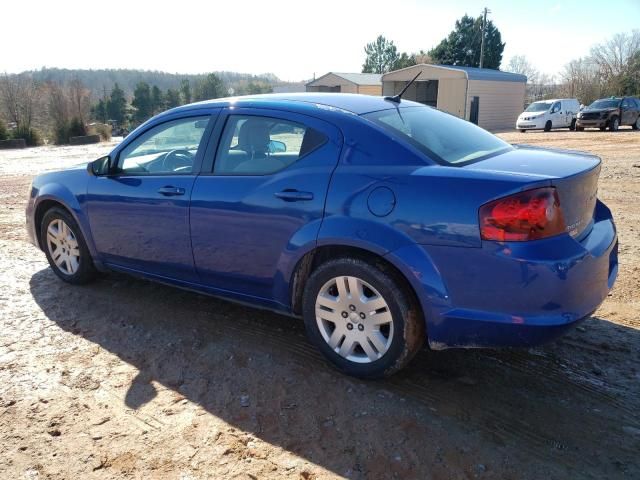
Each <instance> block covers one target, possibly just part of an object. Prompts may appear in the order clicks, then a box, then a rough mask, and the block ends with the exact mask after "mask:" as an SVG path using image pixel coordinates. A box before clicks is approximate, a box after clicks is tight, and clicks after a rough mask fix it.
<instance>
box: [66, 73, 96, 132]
mask: <svg viewBox="0 0 640 480" xmlns="http://www.w3.org/2000/svg"><path fill="white" fill-rule="evenodd" d="M69 97H70V98H71V103H72V105H73V116H74V117H76V118H78V120H80V123H82V124H83V125H84V123H85V120H86V119H87V118H88V117H89V110H90V108H91V93H90V91H89V89H87V88H86V87H85V86H84V85H83V83H82V82H81V81H80V80H79V79H78V78H74V79H73V80H71V82H70V83H69Z"/></svg>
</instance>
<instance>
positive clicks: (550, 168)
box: [464, 146, 601, 237]
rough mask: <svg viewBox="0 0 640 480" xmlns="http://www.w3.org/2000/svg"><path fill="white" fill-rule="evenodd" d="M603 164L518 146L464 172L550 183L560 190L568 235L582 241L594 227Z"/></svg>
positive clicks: (587, 156)
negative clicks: (473, 171)
mask: <svg viewBox="0 0 640 480" xmlns="http://www.w3.org/2000/svg"><path fill="white" fill-rule="evenodd" d="M600 164H601V161H600V158H598V157H597V156H595V155H591V154H588V153H582V152H575V151H570V150H549V149H543V148H537V147H529V146H518V147H516V148H515V149H514V150H511V151H509V152H506V153H504V154H501V155H496V156H494V157H490V158H488V159H485V160H483V161H480V162H476V163H472V164H470V165H467V166H466V167H464V168H469V169H474V170H483V171H491V172H496V173H498V172H499V173H502V174H511V175H517V176H519V177H522V176H529V177H531V179H532V182H536V183H538V184H539V181H540V180H542V179H547V180H548V181H549V183H550V185H552V186H554V187H556V189H557V192H558V196H559V198H560V206H561V208H562V212H563V215H564V219H565V223H566V231H567V233H569V234H570V235H571V236H572V237H583V236H584V235H586V234H587V233H588V232H589V230H590V229H591V226H592V224H593V215H594V211H595V206H596V195H597V191H598V177H599V174H600V168H601V167H600ZM524 188H526V186H525V187H524Z"/></svg>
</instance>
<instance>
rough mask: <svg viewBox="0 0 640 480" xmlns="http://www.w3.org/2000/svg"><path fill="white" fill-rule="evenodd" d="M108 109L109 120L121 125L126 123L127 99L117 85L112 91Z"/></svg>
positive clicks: (107, 104) (107, 103)
mask: <svg viewBox="0 0 640 480" xmlns="http://www.w3.org/2000/svg"><path fill="white" fill-rule="evenodd" d="M106 108H107V116H108V117H109V120H115V121H116V122H117V123H118V124H120V125H122V124H123V123H124V120H125V116H126V114H127V99H126V98H125V97H124V91H123V90H122V89H121V88H120V86H119V85H118V84H117V83H116V84H115V85H114V86H113V88H112V89H111V95H110V96H109V99H108V100H107V102H106Z"/></svg>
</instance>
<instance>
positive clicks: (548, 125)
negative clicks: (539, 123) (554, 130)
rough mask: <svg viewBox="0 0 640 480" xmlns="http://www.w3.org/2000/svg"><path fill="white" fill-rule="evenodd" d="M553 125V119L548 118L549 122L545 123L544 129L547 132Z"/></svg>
mask: <svg viewBox="0 0 640 480" xmlns="http://www.w3.org/2000/svg"><path fill="white" fill-rule="evenodd" d="M552 126H553V125H552V124H551V120H547V123H545V124H544V131H545V132H548V131H550V130H551V127H552Z"/></svg>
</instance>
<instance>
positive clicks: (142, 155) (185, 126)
mask: <svg viewBox="0 0 640 480" xmlns="http://www.w3.org/2000/svg"><path fill="white" fill-rule="evenodd" d="M208 122H209V117H208V116H201V117H189V118H181V119H178V120H171V121H169V122H165V123H162V124H160V125H157V126H155V127H153V128H151V129H150V130H148V131H146V132H145V133H143V134H142V135H140V136H139V137H138V138H136V139H135V140H133V141H132V142H131V143H130V144H129V145H127V146H126V147H125V148H123V149H122V151H121V152H120V155H119V156H118V169H119V172H118V173H124V174H129V175H167V174H174V175H188V174H190V173H193V163H194V160H195V158H196V153H197V152H198V147H199V146H200V141H201V140H202V136H203V134H204V131H205V129H206V128H207V124H208Z"/></svg>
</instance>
